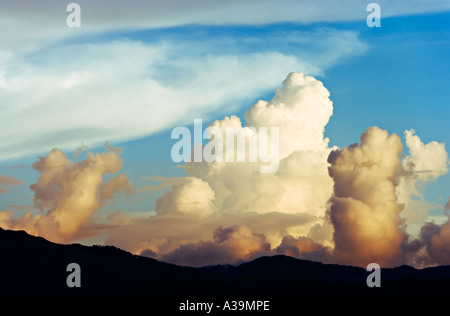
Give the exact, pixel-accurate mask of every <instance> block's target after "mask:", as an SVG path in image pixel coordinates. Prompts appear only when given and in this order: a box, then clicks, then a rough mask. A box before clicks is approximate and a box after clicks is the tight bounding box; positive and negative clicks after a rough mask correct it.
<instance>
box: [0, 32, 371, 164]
mask: <svg viewBox="0 0 450 316" xmlns="http://www.w3.org/2000/svg"><path fill="white" fill-rule="evenodd" d="M202 31H204V32H212V31H211V30H195V29H194V30H193V32H194V34H195V32H197V33H201V32H202ZM185 32H186V36H187V37H186V38H183V40H182V41H181V40H179V39H178V37H177V36H178V35H177V33H176V32H174V33H173V34H172V33H170V32H169V34H167V35H165V36H162V35H161V34H159V33H157V34H153V33H149V39H146V40H141V39H140V38H136V34H135V33H129V34H126V35H125V36H112V38H108V37H106V38H105V37H104V36H100V35H99V36H98V38H95V39H94V40H90V39H89V38H84V39H79V40H77V41H75V42H62V43H58V44H55V45H51V46H40V47H38V48H36V49H35V50H33V51H31V52H26V53H24V52H20V53H11V52H10V53H5V54H4V55H2V54H1V51H0V91H1V93H0V101H1V102H2V117H1V119H0V124H1V125H2V126H3V127H4V131H5V132H4V133H2V135H1V136H0V144H1V145H0V160H4V159H8V158H18V157H21V156H24V155H29V154H41V153H45V152H46V151H47V150H48V148H54V147H57V148H59V149H61V150H73V149H74V148H79V145H80V143H82V144H84V146H88V147H90V148H94V147H96V146H99V145H101V144H103V143H104V142H105V140H109V141H111V142H121V141H126V140H132V139H138V138H142V137H145V136H148V135H151V134H153V133H155V132H158V131H162V130H165V129H167V128H170V127H174V126H177V125H185V124H191V123H192V120H193V119H194V118H198V117H201V118H203V119H204V120H207V119H209V118H210V117H211V116H212V113H214V115H220V114H222V113H223V112H225V109H226V110H227V111H232V110H237V109H238V106H237V105H238V104H242V103H244V102H246V101H248V100H251V99H252V98H253V97H254V96H255V95H261V94H263V93H265V92H267V91H269V90H270V89H273V88H274V87H276V86H277V85H278V83H279V82H280V81H281V80H282V79H283V78H284V76H285V74H286V73H288V72H289V71H291V70H292V69H303V70H304V71H306V72H308V73H312V74H320V73H322V72H323V71H324V70H325V69H327V68H329V67H331V66H332V65H334V64H336V63H338V62H339V61H340V60H341V59H342V58H345V57H348V56H351V55H354V54H360V53H361V52H363V51H365V49H366V45H365V44H364V43H361V41H360V40H359V39H358V34H357V33H355V32H351V31H336V30H329V31H327V32H326V31H323V30H317V31H313V32H299V31H297V30H286V32H285V33H280V34H277V33H275V34H272V33H270V32H269V33H268V32H262V33H261V34H260V35H255V36H254V37H252V36H251V35H237V33H230V34H229V35H226V36H222V37H220V36H219V38H217V37H212V36H211V37H207V38H201V39H200V40H199V39H198V38H196V37H195V36H193V35H192V34H190V33H188V32H187V31H185ZM286 33H287V34H289V33H292V34H291V36H290V37H286ZM153 35H154V37H155V39H152V36H153ZM265 37H266V40H267V39H270V41H273V40H275V42H274V44H273V45H269V44H268V43H269V42H267V41H265V42H264V41H262V40H263V39H264V38H265ZM230 38H232V39H233V40H232V41H231V42H230V43H229V45H227V50H225V49H223V50H217V47H218V45H222V44H221V41H222V42H223V41H227V39H228V40H229V39H230ZM318 38H320V41H319V40H318ZM281 39H283V40H284V42H283V41H281ZM299 39H300V40H299ZM252 40H257V42H261V43H259V44H255V45H253V46H252V45H248V44H247V46H248V49H244V50H237V47H240V45H241V44H242V43H248V42H249V41H250V42H251V41H252ZM199 41H200V42H199ZM278 44H279V45H278ZM284 47H298V49H297V51H296V53H294V54H293V52H292V50H291V51H290V52H288V50H286V49H285V48H284ZM200 48H201V49H200ZM74 52H77V53H76V54H74ZM205 52H208V53H205ZM17 104H21V106H20V107H18V106H17ZM125 105H126V111H124V109H125V107H124V106H125ZM174 113H176V115H174ZM49 117H58V120H52V122H51V124H50V123H49V121H48V118H49Z"/></svg>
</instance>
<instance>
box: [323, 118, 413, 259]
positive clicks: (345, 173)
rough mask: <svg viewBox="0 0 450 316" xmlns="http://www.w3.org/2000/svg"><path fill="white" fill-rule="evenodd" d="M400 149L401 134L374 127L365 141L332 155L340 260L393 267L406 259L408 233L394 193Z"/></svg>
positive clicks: (332, 210)
mask: <svg viewBox="0 0 450 316" xmlns="http://www.w3.org/2000/svg"><path fill="white" fill-rule="evenodd" d="M402 150H403V146H402V143H401V140H400V137H398V135H396V134H393V135H389V134H388V132H387V131H384V130H381V129H380V128H378V127H371V128H368V129H367V130H366V131H365V132H364V133H363V134H362V136H361V144H359V145H358V144H353V145H351V146H349V147H344V148H343V149H342V150H337V151H333V152H332V153H331V154H330V156H329V158H328V161H329V162H330V164H331V166H330V168H329V172H330V176H331V177H332V178H333V180H334V196H333V197H332V198H331V207H330V211H329V212H330V219H331V222H332V224H333V227H334V235H333V239H334V243H335V248H334V256H335V258H336V259H337V260H339V261H341V262H344V263H350V264H357V265H360V266H367V264H369V263H371V262H376V263H378V264H380V265H381V266H392V265H396V264H398V263H400V262H401V260H403V258H402V256H403V254H402V250H401V246H402V244H403V242H404V241H405V238H406V236H405V233H404V232H403V230H402V229H401V225H402V220H401V218H400V216H399V214H400V212H401V210H402V206H401V205H399V204H398V202H397V195H396V192H395V179H396V177H397V175H398V173H399V172H401V161H400V153H401V152H402Z"/></svg>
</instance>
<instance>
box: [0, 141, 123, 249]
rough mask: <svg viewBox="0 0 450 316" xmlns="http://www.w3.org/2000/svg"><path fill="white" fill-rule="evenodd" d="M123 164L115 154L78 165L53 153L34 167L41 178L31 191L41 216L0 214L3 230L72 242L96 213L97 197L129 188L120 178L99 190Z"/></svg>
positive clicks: (63, 156) (105, 153)
mask: <svg viewBox="0 0 450 316" xmlns="http://www.w3.org/2000/svg"><path fill="white" fill-rule="evenodd" d="M122 163H123V161H122V159H121V158H120V157H119V155H118V154H117V153H116V152H114V151H109V150H108V151H106V152H103V153H100V154H92V153H90V154H89V155H88V157H87V158H86V159H85V160H83V161H81V162H71V161H70V160H69V159H68V158H67V156H66V155H65V154H64V153H63V152H62V151H61V150H59V149H53V150H52V151H51V152H50V153H49V154H48V155H47V156H45V157H40V158H39V160H38V161H37V162H36V163H34V164H33V168H34V169H35V170H37V171H38V172H39V173H40V177H39V179H38V181H37V182H36V183H35V184H32V185H31V186H30V188H31V190H33V191H34V198H33V202H34V207H35V208H37V209H39V210H40V211H41V213H40V214H34V215H33V213H32V212H27V213H26V214H25V215H24V216H23V217H22V218H12V215H13V214H12V212H10V211H3V212H0V213H1V214H2V216H1V217H2V227H4V228H7V229H14V230H17V229H23V230H26V231H27V232H29V233H30V234H33V235H39V236H43V237H46V238H48V239H50V240H52V241H57V242H67V241H71V240H74V238H75V236H76V235H77V233H79V231H80V229H81V228H82V226H83V225H84V224H86V223H87V222H89V220H90V219H91V217H92V215H93V214H94V213H95V212H96V211H97V210H98V209H99V207H100V202H99V197H98V195H101V197H102V198H103V199H107V198H111V197H112V196H113V195H114V194H115V193H116V192H117V190H118V189H119V188H123V187H124V185H125V188H126V187H128V185H129V183H128V181H127V179H126V177H125V176H124V175H123V174H121V175H119V176H118V177H116V178H111V179H110V180H109V181H108V182H107V183H106V184H104V185H103V186H101V184H102V181H103V178H102V176H103V175H106V174H114V173H116V172H118V171H119V170H120V169H121V168H122Z"/></svg>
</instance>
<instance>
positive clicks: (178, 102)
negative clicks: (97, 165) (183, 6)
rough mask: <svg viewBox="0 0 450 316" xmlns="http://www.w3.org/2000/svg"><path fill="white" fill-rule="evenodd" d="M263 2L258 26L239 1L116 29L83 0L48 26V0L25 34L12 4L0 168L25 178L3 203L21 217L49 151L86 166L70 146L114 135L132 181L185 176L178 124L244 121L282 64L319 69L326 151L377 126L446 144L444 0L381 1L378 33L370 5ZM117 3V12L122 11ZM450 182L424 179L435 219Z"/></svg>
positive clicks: (3, 68) (150, 202)
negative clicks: (309, 6)
mask: <svg viewBox="0 0 450 316" xmlns="http://www.w3.org/2000/svg"><path fill="white" fill-rule="evenodd" d="M285 2H286V4H287V5H288V4H290V5H292V6H293V8H294V7H296V4H294V3H293V2H290V1H285ZM264 3H265V4H267V7H265V6H264V7H263V8H261V10H262V11H261V21H260V22H258V17H257V14H255V15H252V16H248V18H249V19H248V21H246V15H245V14H244V13H243V11H242V10H240V11H239V7H236V8H235V7H233V6H234V5H238V4H236V3H234V2H233V4H231V5H230V8H229V10H231V11H233V10H236V11H235V12H236V13H237V14H236V16H235V17H234V18H231V17H227V15H226V13H220V14H219V13H217V21H216V22H214V21H212V20H213V18H212V17H210V16H209V15H208V12H209V11H208V10H209V9H204V11H202V10H198V11H195V12H198V15H197V14H192V15H191V16H192V18H188V17H186V16H183V15H182V14H181V13H180V12H181V11H180V12H179V11H176V10H175V11H176V12H178V13H177V14H174V15H173V16H172V15H171V14H170V13H168V12H169V11H170V10H165V7H164V6H165V5H161V6H162V7H161V8H160V9H161V10H162V11H161V12H162V13H161V14H162V17H161V18H160V19H159V18H158V17H154V20H151V17H148V18H146V17H145V16H143V15H142V14H140V13H139V12H137V11H136V10H135V9H130V10H131V11H130V12H128V11H127V12H128V13H129V15H128V16H127V15H126V14H124V15H123V16H120V17H118V20H117V23H116V22H115V21H114V19H108V15H107V14H106V13H105V14H104V15H103V16H100V15H99V16H98V21H96V20H95V19H94V14H93V13H92V12H99V11H95V10H99V7H92V12H90V11H89V9H91V8H90V7H89V5H88V4H85V3H84V2H81V7H82V8H83V11H82V12H83V13H82V14H83V15H82V18H83V17H84V16H86V18H83V20H82V21H84V22H82V23H85V24H82V27H81V28H80V29H79V30H77V29H68V28H67V27H65V26H64V25H63V24H62V25H63V26H59V25H60V24H56V25H58V27H56V28H55V23H60V22H59V21H60V20H62V21H64V18H65V14H67V13H65V12H64V13H63V14H62V17H59V18H58V19H57V18H56V17H54V15H55V8H54V6H52V2H51V1H47V2H46V6H47V7H48V8H49V11H45V12H44V11H42V10H43V9H42V8H37V10H38V11H37V12H38V13H39V12H41V14H40V15H39V14H38V15H35V16H33V15H32V13H30V12H27V13H26V15H27V16H29V17H30V19H31V21H33V19H36V21H37V22H36V23H35V25H37V27H36V28H37V30H36V31H34V32H35V33H33V34H35V37H34V38H32V39H29V38H27V36H28V35H27V36H25V35H24V34H25V33H27V31H26V30H27V27H29V25H33V23H31V22H29V21H28V22H27V21H25V19H26V16H25V17H24V18H23V19H24V20H21V19H22V18H20V14H17V12H19V11H18V10H19V9H18V8H14V7H13V5H11V12H12V13H11V14H12V15H11V16H12V17H13V18H12V19H11V21H13V22H14V23H19V24H18V25H23V29H24V30H25V31H23V32H18V35H17V37H16V38H15V37H14V36H11V35H10V34H3V35H2V36H3V37H2V38H0V40H1V42H2V44H1V46H0V109H1V112H0V124H1V125H2V126H3V127H4V130H3V135H2V136H0V149H1V151H2V153H0V175H3V176H10V177H14V178H16V179H19V180H21V181H23V184H22V185H18V186H8V190H9V192H8V193H7V194H2V195H0V210H3V209H14V210H15V216H17V217H20V216H22V215H23V214H24V212H25V211H26V210H30V209H32V210H33V209H34V208H33V207H32V204H33V201H32V198H33V192H32V191H31V190H30V189H29V185H31V184H32V183H35V182H36V181H37V179H38V177H39V173H38V172H37V171H35V170H33V169H32V168H31V165H32V164H33V163H34V162H35V161H36V157H37V156H38V155H40V156H45V155H47V154H48V152H49V151H50V150H51V149H52V148H55V147H57V148H61V149H62V150H64V152H66V153H67V154H68V155H69V157H71V159H73V160H78V161H80V160H82V159H84V158H85V157H86V151H85V152H84V153H83V154H82V155H81V156H79V157H75V156H74V153H75V151H76V149H77V147H78V146H80V145H82V144H84V145H86V146H87V148H88V151H92V152H102V151H103V150H104V146H103V144H104V142H105V141H109V142H110V144H111V145H113V146H116V147H121V148H123V154H122V157H123V159H124V167H123V170H122V172H124V173H125V174H126V176H127V177H128V178H129V179H130V180H131V181H132V182H133V184H134V185H135V186H136V187H144V186H146V185H154V184H155V182H154V181H150V180H148V179H147V178H146V177H152V176H163V177H183V176H185V175H186V173H185V171H184V170H183V169H181V168H177V167H176V164H175V163H174V162H173V161H172V160H171V157H170V150H171V147H172V145H173V144H174V143H175V141H173V140H171V139H170V133H171V130H172V129H173V128H174V127H175V126H180V125H185V126H190V125H191V124H192V123H193V120H194V119H195V118H202V119H203V121H204V126H206V125H207V124H209V123H210V122H212V121H214V120H220V119H222V118H224V116H226V115H237V116H238V117H239V118H241V120H242V121H244V114H245V112H246V111H247V110H248V109H249V108H250V107H251V106H252V105H253V104H254V103H256V102H257V101H258V100H260V99H263V100H270V99H271V98H272V97H273V95H274V90H275V89H276V88H279V87H281V83H282V81H283V80H284V78H286V76H287V75H288V74H289V73H290V72H304V73H305V74H307V75H311V76H314V77H315V78H317V79H318V80H320V81H322V82H323V84H324V86H325V87H326V88H327V89H328V90H329V91H330V94H331V95H330V99H331V100H332V101H333V106H334V110H333V116H332V117H331V119H330V122H329V123H328V125H327V126H326V128H325V136H326V137H328V138H329V139H330V146H338V147H339V148H342V147H344V146H348V145H350V144H353V143H357V142H359V137H360V135H361V134H362V133H363V132H364V131H365V130H366V128H367V127H370V126H378V127H380V128H382V129H386V130H387V131H388V132H389V133H396V134H398V135H400V136H401V137H402V139H403V133H404V131H405V130H409V129H414V130H415V131H416V134H417V135H418V136H420V138H421V140H422V141H423V142H424V143H429V142H431V141H436V142H439V143H445V144H446V148H447V150H448V144H449V143H450V139H449V135H450V129H449V124H448V118H449V117H450V111H449V101H448V100H449V99H450V89H448V86H449V84H450V82H449V75H448V71H449V66H450V65H449V55H450V11H449V10H450V8H449V6H448V5H447V4H446V2H444V1H441V2H440V1H434V2H433V3H432V5H430V7H429V8H427V5H425V3H426V1H422V2H420V1H416V2H415V3H416V4H417V6H416V9H414V8H408V9H406V8H405V6H402V5H401V2H399V1H395V2H392V4H391V5H390V4H389V2H382V3H381V7H382V14H381V23H382V24H381V27H380V28H369V27H368V26H367V25H366V21H365V18H366V16H367V14H368V13H367V12H365V10H363V9H364V6H361V4H358V5H356V4H355V5H354V6H352V3H354V2H352V1H348V2H345V5H343V8H342V9H339V10H338V9H336V8H335V9H336V10H337V11H336V14H335V15H333V13H332V12H333V7H330V9H329V10H326V9H325V8H326V7H324V9H320V8H319V9H317V8H315V9H316V11H314V10H313V11H314V12H316V13H314V12H313V13H314V14H312V13H311V15H310V16H308V15H307V14H305V13H304V12H303V13H301V14H300V13H299V17H298V19H297V18H295V16H294V17H292V16H289V17H286V18H283V14H288V13H286V12H289V11H290V10H286V8H283V9H280V12H279V14H278V15H276V14H275V15H274V16H271V14H270V13H271V6H272V4H271V3H270V2H268V1H265V2H264ZM53 4H54V2H53ZM249 8H251V6H250V5H249ZM352 8H354V9H352ZM241 9H242V8H241ZM39 10H41V11H39ZM115 10H119V8H112V9H111V16H118V15H117V14H118V13H117V12H118V11H115ZM133 10H134V11H133ZM414 10H416V11H414ZM244 11H245V10H244ZM192 12H194V11H192ZM217 12H219V11H217ZM224 12H227V11H226V10H224ZM246 12H247V11H246ZM249 12H250V11H249ZM133 14H134V15H135V16H138V18H137V19H136V23H135V24H133V23H134V22H130V21H132V19H130V17H132V16H133ZM152 14H153V13H152ZM180 14H181V15H180ZM45 16H48V17H49V20H48V21H49V22H48V23H47V22H42V21H43V20H42V19H43V18H44V17H45ZM164 17H165V18H166V19H164ZM5 21H6V20H3V22H1V23H6V22H5ZM55 21H56V22H55ZM165 21H167V23H166V22H165ZM13 22H11V23H13ZM22 22H23V24H20V23H22ZM130 25H131V26H130ZM49 30H52V31H51V32H50V31H49ZM47 31H49V32H47ZM44 33H45V34H47V35H45V34H44ZM27 34H28V33H27ZM403 141H404V139H403ZM405 154H408V152H407V150H406V147H405ZM449 184H450V175H449V174H446V175H444V176H442V177H440V178H438V179H437V180H436V181H435V182H434V183H430V184H428V186H427V188H426V190H425V196H424V197H425V199H426V200H428V201H429V202H431V203H435V204H436V207H434V209H433V211H432V214H434V215H442V214H443V207H442V206H443V205H444V204H445V203H446V202H447V199H448V188H449ZM167 190H168V189H167V188H166V189H164V190H158V191H144V192H140V193H138V194H137V195H135V196H119V197H117V198H116V199H115V200H114V202H112V203H109V204H108V205H106V206H105V207H104V211H105V212H110V211H115V210H121V211H123V212H126V213H127V212H128V213H130V214H131V213H133V214H135V213H142V216H144V215H145V216H146V215H148V213H149V212H151V211H152V210H153V209H154V204H155V200H156V199H157V198H158V197H161V196H162V195H163V193H164V192H166V191H167ZM14 205H21V206H25V208H20V207H15V206H14Z"/></svg>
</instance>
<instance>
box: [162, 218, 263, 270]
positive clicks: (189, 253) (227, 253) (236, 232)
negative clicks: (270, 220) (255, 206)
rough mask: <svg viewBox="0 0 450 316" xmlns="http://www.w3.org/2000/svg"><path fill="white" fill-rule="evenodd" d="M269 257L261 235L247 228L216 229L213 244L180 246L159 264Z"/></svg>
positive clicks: (207, 262)
mask: <svg viewBox="0 0 450 316" xmlns="http://www.w3.org/2000/svg"><path fill="white" fill-rule="evenodd" d="M269 253H270V244H269V243H267V242H266V241H265V237H264V235H258V234H254V233H253V232H252V231H251V230H250V229H249V228H248V227H246V226H232V227H226V228H223V227H218V228H216V229H215V230H214V233H213V241H199V242H196V243H191V244H186V245H182V246H180V247H179V248H178V249H176V250H174V251H173V252H171V253H169V254H166V255H164V256H162V258H161V259H162V260H164V261H168V262H172V263H176V264H177V263H178V264H183V265H186V264H187V265H190V266H205V265H214V264H222V263H224V262H228V263H234V264H236V263H239V262H242V261H245V260H251V259H254V258H256V257H260V256H262V255H265V254H269Z"/></svg>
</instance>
